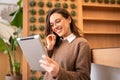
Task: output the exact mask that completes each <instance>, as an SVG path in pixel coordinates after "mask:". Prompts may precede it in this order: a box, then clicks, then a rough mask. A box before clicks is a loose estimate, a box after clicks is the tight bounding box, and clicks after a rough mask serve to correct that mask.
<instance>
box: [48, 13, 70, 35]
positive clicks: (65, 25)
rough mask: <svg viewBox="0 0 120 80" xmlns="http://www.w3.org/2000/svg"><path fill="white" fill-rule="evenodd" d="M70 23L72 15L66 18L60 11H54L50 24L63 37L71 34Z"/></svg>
mask: <svg viewBox="0 0 120 80" xmlns="http://www.w3.org/2000/svg"><path fill="white" fill-rule="evenodd" d="M70 23H71V18H70V17H69V18H67V19H65V18H64V17H63V16H62V15H61V14H59V13H53V14H52V15H51V16H50V26H51V28H52V31H53V32H55V33H56V34H57V35H59V36H61V37H67V36H68V35H69V34H71V30H70Z"/></svg>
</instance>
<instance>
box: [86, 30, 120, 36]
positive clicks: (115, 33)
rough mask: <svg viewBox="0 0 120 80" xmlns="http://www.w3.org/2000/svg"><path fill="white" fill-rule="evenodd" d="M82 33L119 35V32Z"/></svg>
mask: <svg viewBox="0 0 120 80" xmlns="http://www.w3.org/2000/svg"><path fill="white" fill-rule="evenodd" d="M84 34H91V35H92V34H98V35H101V34H104V35H120V32H99V33H98V32H88V31H87V32H85V31H84Z"/></svg>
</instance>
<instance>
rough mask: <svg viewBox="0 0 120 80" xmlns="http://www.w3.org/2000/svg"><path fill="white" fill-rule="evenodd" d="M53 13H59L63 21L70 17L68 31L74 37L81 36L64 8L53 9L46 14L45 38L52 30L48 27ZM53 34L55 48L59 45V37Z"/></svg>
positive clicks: (80, 32)
mask: <svg viewBox="0 0 120 80" xmlns="http://www.w3.org/2000/svg"><path fill="white" fill-rule="evenodd" d="M53 13H59V14H61V15H62V16H63V17H64V18H65V19H67V18H68V17H70V18H71V23H70V30H71V32H72V33H73V34H75V35H76V36H81V34H82V31H81V30H80V29H79V28H78V27H77V26H76V25H75V22H74V20H73V18H72V17H71V15H70V13H69V12H68V11H67V10H66V9H64V8H54V9H52V10H49V11H48V14H47V16H46V31H45V34H46V36H47V35H49V34H51V32H52V28H51V26H50V16H51V15H52V14H53ZM54 34H55V35H56V37H57V38H56V44H55V46H57V45H58V44H59V43H60V36H58V35H57V34H56V33H54Z"/></svg>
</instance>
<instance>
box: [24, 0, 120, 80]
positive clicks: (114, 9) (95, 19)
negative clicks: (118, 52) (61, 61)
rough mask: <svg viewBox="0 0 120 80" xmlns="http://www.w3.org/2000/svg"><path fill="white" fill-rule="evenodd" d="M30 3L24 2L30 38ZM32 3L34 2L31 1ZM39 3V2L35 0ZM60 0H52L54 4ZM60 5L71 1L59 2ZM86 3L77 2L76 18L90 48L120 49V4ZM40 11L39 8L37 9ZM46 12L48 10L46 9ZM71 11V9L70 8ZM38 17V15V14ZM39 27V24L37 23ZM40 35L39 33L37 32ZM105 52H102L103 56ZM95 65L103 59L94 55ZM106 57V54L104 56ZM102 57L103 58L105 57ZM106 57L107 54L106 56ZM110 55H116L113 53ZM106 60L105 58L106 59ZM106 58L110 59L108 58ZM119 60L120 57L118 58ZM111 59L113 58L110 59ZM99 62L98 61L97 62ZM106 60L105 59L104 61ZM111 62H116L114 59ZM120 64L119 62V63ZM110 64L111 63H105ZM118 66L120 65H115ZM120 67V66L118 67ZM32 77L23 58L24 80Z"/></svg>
mask: <svg viewBox="0 0 120 80" xmlns="http://www.w3.org/2000/svg"><path fill="white" fill-rule="evenodd" d="M29 1H30V0H23V14H24V15H23V17H24V19H23V22H24V23H23V35H24V36H28V35H29V33H31V32H30V31H29V26H30V24H31V23H29V18H30V16H31V15H30V14H29V10H30V7H29ZM31 1H32V0H31ZM35 1H37V2H38V0H35ZM47 1H49V0H44V1H43V2H45V3H46V2H47ZM55 1H58V0H51V2H53V4H54V3H55ZM59 1H60V3H63V2H65V1H68V3H71V2H70V0H59ZM90 1H91V0H89V1H88V2H84V0H75V3H76V5H77V8H76V9H75V10H76V11H77V16H76V17H74V18H75V19H77V23H76V24H77V26H78V27H79V28H80V29H81V30H82V31H83V32H84V37H85V38H86V39H87V40H88V41H89V43H90V47H91V48H92V49H94V48H110V47H120V4H117V3H115V4H111V3H108V4H105V3H104V2H103V3H98V2H90ZM36 9H37V10H38V9H39V7H36ZM44 10H48V9H47V8H44ZM68 10H69V8H68ZM37 17H38V14H37ZM36 24H37V25H38V22H37V23H36ZM35 33H39V32H35ZM103 53H104V52H102V54H103ZM92 55H93V57H94V61H93V62H94V63H97V64H102V63H99V62H100V60H101V59H99V58H98V57H99V55H100V53H99V54H97V53H93V54H92ZM103 55H104V54H103ZM103 55H102V56H103ZM105 55H106V54H105ZM110 55H115V54H113V53H111V54H110ZM104 58H105V57H104ZM106 58H109V57H107V56H106ZM116 58H117V60H119V59H118V57H116ZM110 59H111V57H110ZM96 60H97V61H96ZM104 60H105V59H104ZM111 60H114V59H113V58H112V59H111ZM118 62H119V61H118ZM106 63H110V62H109V61H107V62H105V63H104V64H103V65H106ZM115 64H118V63H115ZM115 64H108V66H113V65H115ZM116 67H119V66H116ZM37 75H39V74H37ZM29 76H30V73H29V66H28V64H27V61H26V59H25V58H24V57H23V80H28V79H29Z"/></svg>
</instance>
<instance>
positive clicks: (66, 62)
mask: <svg viewBox="0 0 120 80" xmlns="http://www.w3.org/2000/svg"><path fill="white" fill-rule="evenodd" d="M80 34H81V32H80V30H79V29H78V28H77V27H76V25H75V23H74V21H73V19H72V17H71V16H70V14H69V13H68V11H66V10H65V9H62V8H55V9H52V10H51V11H49V12H48V14H47V17H46V36H47V37H46V42H47V50H48V55H49V57H47V56H43V59H42V60H40V66H42V67H43V68H44V69H45V70H46V73H45V75H44V80H90V66H91V56H90V55H91V54H90V47H89V45H88V42H87V40H86V39H84V38H83V37H81V35H80Z"/></svg>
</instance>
